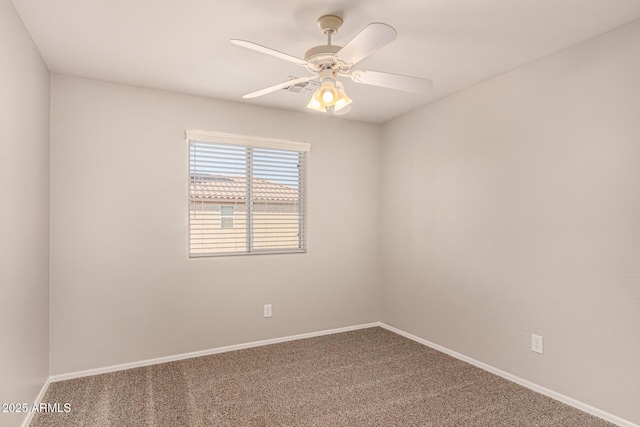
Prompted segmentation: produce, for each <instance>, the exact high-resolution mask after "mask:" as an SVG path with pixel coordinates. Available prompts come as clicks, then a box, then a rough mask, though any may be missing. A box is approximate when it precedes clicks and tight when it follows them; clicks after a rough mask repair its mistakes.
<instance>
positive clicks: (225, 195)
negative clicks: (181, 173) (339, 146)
mask: <svg viewBox="0 0 640 427" xmlns="http://www.w3.org/2000/svg"><path fill="white" fill-rule="evenodd" d="M253 194H254V200H268V201H274V202H276V201H277V202H285V203H286V202H291V203H294V202H297V201H298V199H299V192H298V189H297V188H295V187H292V186H288V185H284V184H280V183H277V182H273V181H269V180H267V179H261V178H253ZM191 196H192V198H196V199H200V200H202V199H210V200H212V201H213V200H245V199H246V197H247V178H246V177H244V176H233V175H221V174H215V175H205V174H192V175H191Z"/></svg>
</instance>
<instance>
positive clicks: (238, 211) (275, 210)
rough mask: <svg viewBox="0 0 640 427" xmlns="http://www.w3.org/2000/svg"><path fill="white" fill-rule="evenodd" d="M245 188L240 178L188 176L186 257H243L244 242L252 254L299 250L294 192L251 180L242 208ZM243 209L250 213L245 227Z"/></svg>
mask: <svg viewBox="0 0 640 427" xmlns="http://www.w3.org/2000/svg"><path fill="white" fill-rule="evenodd" d="M247 184H248V183H247V178H246V177H245V176H233V175H222V174H214V175H204V174H194V175H192V176H191V183H190V185H191V189H190V190H191V191H190V194H191V200H190V208H189V224H190V227H189V229H190V236H189V237H190V242H189V245H190V253H191V254H192V255H196V256H197V255H198V254H211V253H213V254H215V253H229V252H246V251H247V247H248V240H249V239H251V248H252V251H255V252H258V251H269V250H273V251H277V250H282V249H290V248H297V247H300V244H301V243H300V242H301V234H302V233H303V232H304V230H303V224H301V223H300V220H299V218H300V217H301V215H300V212H301V210H302V209H304V206H303V202H301V201H300V200H301V199H302V198H301V197H300V194H299V193H300V192H299V189H298V188H295V187H291V186H287V185H283V184H280V183H276V182H273V181H268V180H266V179H260V178H254V179H253V180H252V182H251V183H250V184H251V185H252V193H253V198H252V200H251V203H250V204H249V206H247V194H248V189H247ZM248 208H250V209H251V210H252V213H253V215H252V216H253V221H252V222H251V223H250V224H249V221H248V215H247V209H248ZM249 228H250V229H251V232H249Z"/></svg>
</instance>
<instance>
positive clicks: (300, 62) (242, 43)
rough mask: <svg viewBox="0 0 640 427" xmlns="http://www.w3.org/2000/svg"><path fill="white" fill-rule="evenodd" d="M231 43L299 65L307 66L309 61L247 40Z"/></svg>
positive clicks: (232, 41)
mask: <svg viewBox="0 0 640 427" xmlns="http://www.w3.org/2000/svg"><path fill="white" fill-rule="evenodd" d="M231 43H233V44H235V45H236V46H241V47H245V48H247V49H251V50H255V51H256V52H260V53H266V54H267V55H271V56H275V57H276V58H280V59H284V60H285V61H289V62H293V63H295V64H298V65H306V63H307V61H305V60H304V59H300V58H296V57H295V56H291V55H289V54H287V53H284V52H280V51H277V50H275V49H271V48H269V47H265V46H261V45H259V44H257V43H253V42H248V41H246V40H237V39H231Z"/></svg>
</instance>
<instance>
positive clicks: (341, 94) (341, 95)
mask: <svg viewBox="0 0 640 427" xmlns="http://www.w3.org/2000/svg"><path fill="white" fill-rule="evenodd" d="M336 89H337V92H338V99H337V100H336V102H335V104H333V111H336V112H337V111H340V110H342V109H343V108H345V107H346V106H347V105H349V104H351V103H352V102H353V101H352V100H351V98H349V97H348V96H347V93H346V92H345V91H344V85H343V84H342V82H336Z"/></svg>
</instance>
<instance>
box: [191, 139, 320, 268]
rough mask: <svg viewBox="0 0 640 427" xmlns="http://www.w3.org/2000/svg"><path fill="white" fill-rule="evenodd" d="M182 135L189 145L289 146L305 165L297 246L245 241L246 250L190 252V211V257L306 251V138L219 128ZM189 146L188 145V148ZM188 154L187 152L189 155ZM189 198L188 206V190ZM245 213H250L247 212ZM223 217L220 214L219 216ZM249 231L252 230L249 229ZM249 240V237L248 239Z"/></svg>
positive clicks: (307, 145) (281, 148) (280, 147)
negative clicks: (255, 245) (263, 246)
mask: <svg viewBox="0 0 640 427" xmlns="http://www.w3.org/2000/svg"><path fill="white" fill-rule="evenodd" d="M185 137H186V141H187V145H188V147H190V146H191V144H190V142H191V141H197V142H210V143H214V144H225V145H235V146H242V147H247V148H268V149H278V150H290V151H296V152H300V153H304V159H305V161H304V165H303V169H302V170H301V172H300V174H301V175H300V191H301V196H300V199H301V200H300V218H301V224H300V231H299V242H300V243H299V247H298V248H291V249H277V250H259V251H252V250H251V246H252V243H251V242H250V241H249V242H247V251H245V252H221V253H202V254H199V253H198V254H194V253H191V244H190V239H191V237H190V235H191V214H189V227H188V228H189V238H188V239H187V240H188V244H187V246H188V247H187V253H188V254H189V257H190V258H209V257H220V256H237V255H263V254H284V253H306V252H307V230H306V228H307V212H306V210H307V209H306V206H307V202H306V197H307V170H306V169H307V168H306V165H307V162H308V160H307V157H306V155H307V153H308V152H309V151H311V144H309V143H306V142H298V141H288V140H283V139H272V138H258V137H252V136H244V135H233V134H228V133H220V132H209V131H201V130H187V131H186V132H185ZM189 149H190V148H189ZM190 157H191V156H190V155H189V158H190ZM188 178H189V183H190V182H191V169H190V167H189V171H188ZM188 193H189V194H188V198H189V209H190V206H191V194H190V193H191V191H188ZM247 215H251V213H250V212H249V213H248V214H247ZM221 219H222V218H221ZM248 233H251V231H250V230H249V231H248ZM249 240H250V239H249Z"/></svg>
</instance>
